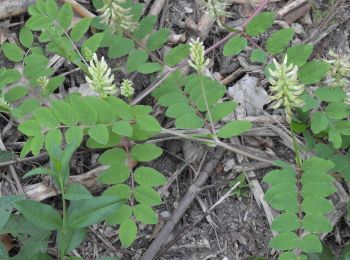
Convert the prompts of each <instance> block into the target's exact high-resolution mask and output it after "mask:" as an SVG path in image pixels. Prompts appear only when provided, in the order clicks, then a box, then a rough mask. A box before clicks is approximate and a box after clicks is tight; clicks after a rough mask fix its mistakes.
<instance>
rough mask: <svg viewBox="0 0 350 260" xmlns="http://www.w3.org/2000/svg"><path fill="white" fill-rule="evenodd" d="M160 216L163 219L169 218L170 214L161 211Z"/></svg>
mask: <svg viewBox="0 0 350 260" xmlns="http://www.w3.org/2000/svg"><path fill="white" fill-rule="evenodd" d="M160 216H161V217H162V218H164V219H167V218H170V213H169V212H168V211H163V212H161V213H160Z"/></svg>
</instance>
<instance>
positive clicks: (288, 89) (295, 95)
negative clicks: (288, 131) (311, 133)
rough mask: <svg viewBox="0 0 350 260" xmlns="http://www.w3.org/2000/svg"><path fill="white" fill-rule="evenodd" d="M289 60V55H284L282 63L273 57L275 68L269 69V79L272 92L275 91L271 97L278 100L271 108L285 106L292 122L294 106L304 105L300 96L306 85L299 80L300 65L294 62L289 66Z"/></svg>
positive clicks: (288, 119)
mask: <svg viewBox="0 0 350 260" xmlns="http://www.w3.org/2000/svg"><path fill="white" fill-rule="evenodd" d="M287 61H288V58H287V55H286V56H285V57H284V59H283V63H282V64H279V63H278V62H277V61H276V60H275V59H273V63H274V65H275V69H274V70H272V69H270V68H269V69H268V71H269V74H270V76H269V77H268V78H267V80H268V81H269V83H270V84H271V86H270V90H271V92H273V93H274V95H273V96H271V98H272V100H275V101H276V102H275V103H274V104H273V106H272V107H271V108H273V109H277V108H279V107H281V106H283V107H284V108H285V111H286V118H287V121H288V122H289V123H290V122H291V120H292V110H293V108H297V107H302V106H303V105H304V101H303V100H302V99H301V98H300V96H301V95H302V94H303V93H304V89H305V87H304V85H303V84H300V83H299V81H298V67H297V66H295V65H293V64H289V65H288V66H287Z"/></svg>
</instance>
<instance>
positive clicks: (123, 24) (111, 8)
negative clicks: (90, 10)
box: [97, 0, 138, 32]
mask: <svg viewBox="0 0 350 260" xmlns="http://www.w3.org/2000/svg"><path fill="white" fill-rule="evenodd" d="M104 3H105V5H104V6H103V7H102V8H100V9H98V10H97V11H98V12H99V13H100V14H101V15H100V17H101V22H102V23H104V24H106V25H108V26H109V27H110V28H111V31H112V32H121V31H129V32H132V31H134V30H135V29H136V28H137V27H138V23H137V22H135V21H134V19H133V15H131V14H130V10H131V8H124V7H122V5H123V4H124V3H125V0H104Z"/></svg>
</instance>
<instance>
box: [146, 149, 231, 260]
mask: <svg viewBox="0 0 350 260" xmlns="http://www.w3.org/2000/svg"><path fill="white" fill-rule="evenodd" d="M223 155H224V150H222V149H219V150H217V151H216V152H215V153H213V154H211V156H208V158H211V160H210V161H209V162H208V163H207V164H206V165H205V167H204V169H203V171H202V172H201V173H200V174H199V177H198V178H197V179H196V181H195V182H194V183H193V184H192V185H191V187H190V188H189V189H188V191H187V193H186V195H185V196H184V197H183V199H182V200H181V202H180V203H179V206H178V208H177V209H176V210H175V212H174V214H173V215H172V217H171V218H170V219H169V220H168V222H167V223H166V224H165V225H164V227H163V228H162V230H161V231H160V232H159V234H158V235H157V237H156V238H155V239H154V240H153V241H152V243H151V245H150V246H149V247H148V249H147V250H146V252H145V253H144V254H143V256H142V257H141V260H149V259H154V257H155V255H156V254H157V253H158V251H159V249H160V248H161V247H162V245H163V244H164V242H165V241H166V240H167V238H168V237H169V235H170V234H171V232H172V231H173V229H174V228H175V226H176V225H177V223H178V222H179V221H180V219H181V218H182V216H183V215H184V214H185V212H186V210H187V209H188V208H189V206H190V205H191V204H192V201H193V200H194V199H195V197H196V196H197V194H198V192H199V191H200V190H201V187H202V186H203V185H204V183H205V182H206V181H207V179H208V178H209V176H210V174H211V173H212V172H213V171H214V169H215V167H216V165H217V164H218V162H219V161H220V160H221V158H222V156H223Z"/></svg>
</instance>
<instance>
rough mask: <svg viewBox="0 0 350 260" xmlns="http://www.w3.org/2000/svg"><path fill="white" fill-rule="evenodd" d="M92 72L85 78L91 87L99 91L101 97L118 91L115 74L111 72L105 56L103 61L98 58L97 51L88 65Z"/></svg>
mask: <svg viewBox="0 0 350 260" xmlns="http://www.w3.org/2000/svg"><path fill="white" fill-rule="evenodd" d="M88 71H89V73H90V75H89V76H86V77H85V79H86V81H87V83H88V84H89V86H90V88H91V89H92V90H93V91H95V92H96V93H98V94H99V95H100V97H101V98H106V97H107V96H109V95H115V94H116V93H117V87H116V85H115V84H113V81H114V76H113V75H112V74H111V69H110V68H109V67H108V65H107V63H106V61H105V58H104V57H103V56H102V58H101V61H99V60H98V58H97V55H96V53H95V54H94V55H93V59H92V60H91V61H90V66H89V67H88Z"/></svg>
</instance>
